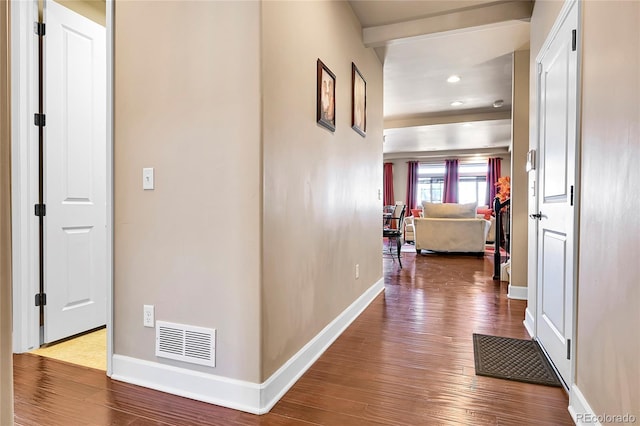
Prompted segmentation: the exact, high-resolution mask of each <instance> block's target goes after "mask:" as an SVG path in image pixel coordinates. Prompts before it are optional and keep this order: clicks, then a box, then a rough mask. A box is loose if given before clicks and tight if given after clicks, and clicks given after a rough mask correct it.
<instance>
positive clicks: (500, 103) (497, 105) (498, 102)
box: [493, 99, 504, 108]
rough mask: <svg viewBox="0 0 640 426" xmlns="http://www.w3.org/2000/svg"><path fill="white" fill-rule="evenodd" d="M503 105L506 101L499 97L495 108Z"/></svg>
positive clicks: (494, 104) (494, 105)
mask: <svg viewBox="0 0 640 426" xmlns="http://www.w3.org/2000/svg"><path fill="white" fill-rule="evenodd" d="M502 105H504V101H503V100H502V99H498V100H497V101H495V102H494V103H493V107H494V108H500V107H501V106H502Z"/></svg>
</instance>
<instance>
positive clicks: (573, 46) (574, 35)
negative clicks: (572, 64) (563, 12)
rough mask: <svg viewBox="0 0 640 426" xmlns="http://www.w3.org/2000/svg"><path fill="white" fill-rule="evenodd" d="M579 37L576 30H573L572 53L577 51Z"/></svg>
mask: <svg viewBox="0 0 640 426" xmlns="http://www.w3.org/2000/svg"><path fill="white" fill-rule="evenodd" d="M577 37H578V34H577V32H576V30H571V51H572V52H575V51H576V43H577V40H576V39H577Z"/></svg>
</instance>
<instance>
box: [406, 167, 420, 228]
mask: <svg viewBox="0 0 640 426" xmlns="http://www.w3.org/2000/svg"><path fill="white" fill-rule="evenodd" d="M417 196H418V162H417V161H407V211H409V210H410V209H415V208H416V207H417V206H416V202H417ZM407 216H408V215H407Z"/></svg>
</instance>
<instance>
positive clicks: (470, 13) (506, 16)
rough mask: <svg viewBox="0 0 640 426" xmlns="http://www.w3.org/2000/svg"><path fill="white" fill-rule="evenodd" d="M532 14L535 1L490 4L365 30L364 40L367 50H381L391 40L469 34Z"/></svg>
mask: <svg viewBox="0 0 640 426" xmlns="http://www.w3.org/2000/svg"><path fill="white" fill-rule="evenodd" d="M532 12H533V2H532V1H522V0H512V1H502V2H496V3H488V4H486V5H481V6H478V7H471V8H467V9H461V10H458V11H456V12H452V13H447V14H442V15H437V16H430V17H428V18H422V19H416V20H412V21H405V22H398V23H394V24H387V25H378V26H375V27H367V28H364V29H363V30H362V40H363V42H364V45H365V46H366V47H380V46H384V45H385V44H387V43H388V42H390V41H393V40H399V39H404V38H409V37H417V36H427V35H442V33H457V32H467V31H473V30H474V28H476V27H482V26H486V25H494V24H498V23H501V22H505V21H512V20H529V19H531V13H532Z"/></svg>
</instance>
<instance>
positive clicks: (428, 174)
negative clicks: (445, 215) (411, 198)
mask: <svg viewBox="0 0 640 426" xmlns="http://www.w3.org/2000/svg"><path fill="white" fill-rule="evenodd" d="M443 189H444V164H420V165H419V166H418V196H417V197H416V198H417V200H418V204H419V205H420V204H422V202H423V201H427V202H430V203H441V202H442V197H443V195H444V193H443Z"/></svg>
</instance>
